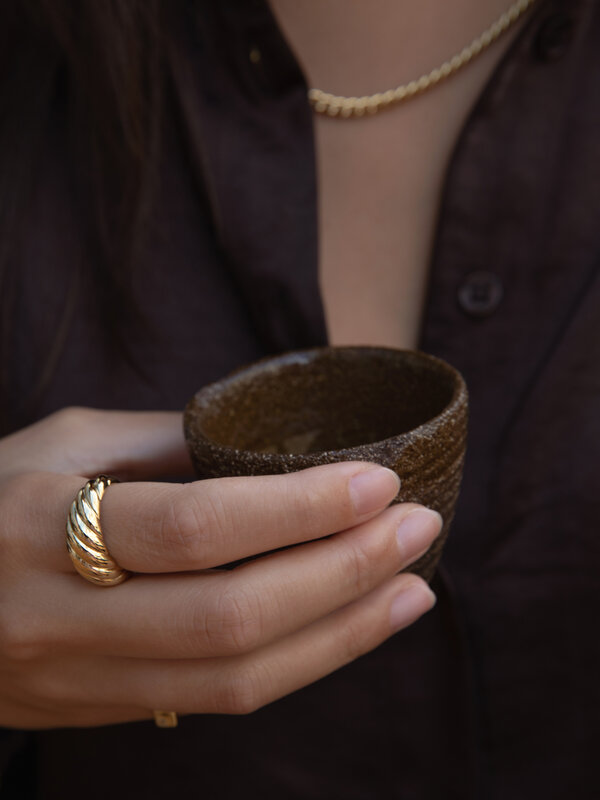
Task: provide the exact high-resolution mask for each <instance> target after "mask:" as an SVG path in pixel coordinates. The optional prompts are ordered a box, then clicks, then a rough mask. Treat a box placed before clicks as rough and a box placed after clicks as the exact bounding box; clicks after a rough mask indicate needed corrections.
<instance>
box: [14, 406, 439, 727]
mask: <svg viewBox="0 0 600 800" xmlns="http://www.w3.org/2000/svg"><path fill="white" fill-rule="evenodd" d="M181 428H182V424H181V416H180V415H179V414H171V413H136V412H104V411H95V410H90V409H68V410H65V411H62V412H59V413H57V414H54V415H52V416H51V417H48V418H47V419H45V420H43V421H41V422H39V423H37V424H36V425H33V426H31V427H29V428H26V429H24V430H22V431H19V432H17V433H16V434H13V435H12V436H9V437H7V438H6V439H4V440H3V441H2V442H0V520H2V525H1V528H0V552H2V558H1V559H0V725H3V726H7V727H13V728H47V727H61V726H90V725H103V724H109V723H115V722H124V721H127V720H138V719H146V718H149V717H151V709H153V708H161V709H169V710H176V711H177V712H179V713H181V714H189V713H225V714H246V713H249V712H251V711H254V710H256V709H257V708H260V707H261V706H263V705H265V704H266V703H269V702H271V701H273V700H275V699H276V698H278V697H281V696H283V695H285V694H288V693H289V692H292V691H294V690H296V689H298V688H300V687H302V686H304V685H306V684H308V683H311V682H312V681H315V680H317V679H318V678H320V677H322V676H324V675H326V674H327V673H329V672H331V671H333V670H335V669H338V668H339V667H341V666H342V665H344V664H346V663H348V662H349V661H351V660H353V659H355V658H356V657H358V656H360V655H361V654H363V653H366V652H367V651H369V650H371V649H372V648H374V647H376V646H377V645H379V644H380V643H381V642H383V641H384V640H385V639H387V638H388V637H389V636H391V635H392V634H393V633H394V632H395V631H397V630H399V629H401V628H403V627H405V626H406V625H409V624H410V623H412V622H414V621H415V620H416V619H417V618H418V617H419V616H420V615H421V614H423V613H425V612H426V611H427V610H428V609H429V608H431V606H432V605H433V602H434V597H433V595H432V593H431V591H430V590H429V588H428V587H427V585H426V584H425V583H424V581H422V580H421V579H420V578H418V577H417V576H414V575H411V574H408V573H407V574H403V575H397V573H398V571H399V570H400V569H402V568H404V567H405V566H407V565H408V564H410V563H411V562H412V561H414V560H415V559H416V558H418V557H419V555H420V554H422V553H423V552H424V550H425V549H427V547H428V546H429V544H430V543H431V541H432V540H433V539H434V538H435V536H437V535H438V533H439V530H440V524H441V520H440V518H439V515H437V514H435V513H434V512H431V511H427V510H425V509H422V508H420V507H418V506H414V505H410V504H406V505H402V506H394V507H393V508H386V507H387V505H388V503H389V502H390V501H391V500H392V499H393V497H394V496H395V494H396V492H397V490H398V479H397V478H396V476H395V475H394V474H393V473H391V472H389V471H388V470H385V469H383V468H378V467H375V466H374V465H372V464H361V463H348V464H333V465H328V466H324V467H317V468H315V469H311V470H306V471H304V472H302V473H298V474H295V475H281V476H279V475H278V476H270V477H256V478H230V479H221V480H213V481H196V482H192V483H187V484H174V483H160V482H151V481H149V480H148V479H149V478H151V477H152V476H155V475H158V474H160V475H162V476H166V475H167V474H168V473H172V474H176V475H182V473H183V472H185V471H189V468H190V465H189V462H188V459H187V454H186V450H185V446H184V442H183V437H182V433H181ZM100 472H108V473H110V474H113V475H116V476H118V477H121V478H123V479H128V480H132V481H135V482H134V483H122V484H117V485H113V486H111V487H110V488H109V489H108V490H107V492H106V494H105V496H104V499H103V500H102V507H101V521H102V527H103V532H104V538H105V541H106V544H107V546H108V548H109V550H110V552H111V553H112V555H113V556H114V557H115V558H116V559H117V561H118V562H119V563H120V564H121V566H122V567H124V568H126V569H128V570H131V571H133V572H134V573H135V575H134V577H132V578H131V579H130V580H128V581H127V582H125V583H123V584H121V585H119V586H116V587H110V588H103V587H97V586H94V585H92V584H91V583H88V582H86V581H85V580H84V579H82V578H81V577H80V576H79V575H77V574H76V573H75V572H74V570H73V567H72V565H71V562H70V559H69V556H68V554H67V551H66V547H65V520H66V517H67V513H68V509H69V506H70V504H71V502H72V500H73V498H74V496H75V494H76V493H77V491H78V489H79V488H80V487H81V486H82V485H83V483H84V482H85V480H86V478H87V477H89V476H95V475H96V474H98V473H100ZM357 477H358V481H356V480H353V479H356V478H357ZM365 478H366V479H365ZM361 483H362V491H361ZM402 523H405V524H404V525H402ZM406 523H408V524H406ZM324 537H328V538H324ZM290 544H299V546H298V547H296V548H294V549H291V550H286V551H284V552H279V553H274V554H271V555H268V556H263V557H262V558H259V559H257V560H255V561H253V562H250V563H247V564H245V565H242V566H240V567H238V568H236V569H235V570H232V571H222V570H216V569H215V568H216V567H217V566H219V565H220V564H223V563H227V562H229V561H232V560H236V559H239V558H243V557H245V556H248V555H251V554H255V553H262V552H265V551H268V550H272V549H274V548H279V547H283V546H285V545H290Z"/></svg>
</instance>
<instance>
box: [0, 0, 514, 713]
mask: <svg viewBox="0 0 600 800" xmlns="http://www.w3.org/2000/svg"><path fill="white" fill-rule="evenodd" d="M507 6H508V3H507V2H506V0H455V2H453V3H440V2H439V0H420V2H412V3H404V2H398V0H373V2H369V3H365V2H360V1H359V0H301V2H298V0H272V8H273V12H274V13H275V15H276V16H277V18H278V20H279V23H280V25H281V26H282V28H283V30H284V32H285V34H286V36H287V38H288V40H289V41H290V44H291V45H292V47H293V48H294V50H295V51H296V54H297V56H298V58H299V60H300V62H301V64H302V65H303V67H304V70H305V72H306V75H307V78H308V81H309V83H310V84H311V85H313V86H318V87H320V88H322V89H325V90H327V91H332V92H336V93H340V94H346V95H360V94H370V93H373V92H377V91H382V90H385V89H387V88H391V87H392V86H394V85H397V84H398V83H401V82H405V81H408V80H411V79H412V78H415V77H418V76H419V75H420V74H422V73H423V72H427V71H429V70H430V69H431V68H432V67H434V66H436V65H438V64H440V63H441V62H442V61H443V60H445V59H446V58H447V57H448V56H450V55H452V54H454V53H455V52H457V51H458V50H460V49H461V48H462V46H463V45H464V44H466V43H467V42H468V41H470V40H471V39H472V38H474V37H475V36H477V35H478V34H479V33H481V31H482V30H484V28H486V27H487V26H488V25H489V23H490V22H491V21H492V20H493V19H495V18H496V17H497V16H498V15H499V14H500V13H501V12H502V11H504V10H505V9H506V7H507ZM517 31H518V27H517V28H514V29H513V30H512V32H511V33H510V34H509V35H508V36H505V37H504V38H503V39H502V41H501V42H500V43H497V44H496V45H494V46H493V47H492V48H490V49H489V50H488V51H487V52H486V53H485V54H484V55H483V56H482V57H481V58H479V59H477V61H476V62H474V63H473V64H471V65H470V66H469V67H468V68H467V69H466V70H464V71H463V72H462V73H461V74H460V75H458V76H456V77H455V78H454V79H453V80H452V81H449V82H448V83H446V84H444V85H441V86H439V87H437V88H436V89H435V90H434V91H432V92H431V93H429V94H426V95H425V96H423V97H421V98H419V99H416V100H413V101H411V102H410V103H407V104H406V105H403V106H401V107H398V108H396V109H394V110H391V111H389V112H387V113H385V114H381V115H377V116H376V117H373V118H370V119H367V120H364V121H362V122H350V123H343V122H339V121H336V120H331V119H329V118H327V117H317V118H316V121H315V131H316V146H317V162H318V172H319V175H318V177H319V193H320V194H319V215H320V240H321V254H320V260H321V268H320V269H321V274H320V278H321V287H322V293H323V299H324V305H325V313H326V318H327V324H328V328H329V333H330V338H331V341H332V342H333V343H336V344H348V343H363V344H383V345H392V346H399V347H414V346H415V345H416V343H417V341H418V333H419V326H420V319H421V310H422V307H423V300H424V295H425V290H426V283H427V264H428V260H429V257H430V250H431V244H432V239H433V231H434V227H435V222H436V217H437V209H438V205H439V198H440V195H441V191H442V185H443V177H444V173H445V169H446V166H447V163H448V159H449V156H450V153H451V151H452V148H453V146H454V144H455V141H456V138H457V136H458V133H459V131H460V129H461V127H462V125H463V124H464V121H465V119H466V116H467V115H468V112H469V110H470V109H471V107H472V105H473V103H474V102H475V99H476V98H477V96H478V95H479V93H480V92H481V89H482V87H483V85H484V84H485V82H486V80H487V78H488V77H489V75H490V74H491V72H492V70H493V68H494V67H495V65H496V64H497V62H498V61H499V59H500V58H501V56H502V54H503V52H504V51H505V50H506V48H507V47H508V46H509V44H510V42H511V40H512V38H513V37H514V36H515V35H516V33H517ZM349 231H351V232H352V234H351V235H349ZM365 265H367V266H368V269H365ZM189 471H190V465H189V462H188V459H187V454H186V451H185V447H184V443H183V439H182V434H181V418H180V415H177V414H160V413H156V414H149V413H132V412H130V413H119V412H102V411H92V410H89V409H70V410H67V411H63V412H60V413H58V414H55V415H53V416H52V417H49V418H48V419H46V420H43V421H42V422H40V423H38V424H36V425H34V426H31V427H30V428H27V429H24V430H23V431H20V432H18V433H16V434H14V435H12V436H10V437H8V438H6V439H5V440H3V441H1V442H0V520H1V523H0V553H1V554H2V558H0V725H4V726H8V727H16V728H46V727H60V726H67V725H68V726H73V725H75V726H88V725H103V724H109V723H115V722H123V721H127V720H136V719H145V718H149V717H151V711H150V710H151V709H152V708H161V709H168V710H175V711H177V712H179V713H181V714H187V713H215V712H218V713H229V714H244V713H249V712H251V711H254V710H255V709H257V708H259V707H261V706H263V705H265V704H266V703H269V702H271V701H273V700H275V699H276V698H278V697H281V696H283V695H285V694H287V693H289V692H292V691H294V690H296V689H298V688H300V687H301V686H304V685H306V684H308V683H311V682H312V681H315V680H317V679H318V678H320V677H322V676H324V675H326V674H327V673H329V672H331V671H333V670H335V669H338V668H339V667H341V666H342V665H344V664H346V663H348V662H349V661H351V660H353V659H354V658H356V657H358V656H360V655H361V654H363V653H366V652H367V651H369V650H371V649H373V648H375V647H377V646H378V645H379V644H380V643H381V642H383V641H384V640H385V639H386V638H388V637H389V636H391V635H392V634H393V633H394V632H395V631H397V630H400V629H401V628H403V627H406V626H407V625H409V624H411V623H412V622H414V621H415V620H416V619H418V618H419V616H420V615H421V614H423V613H425V612H426V611H427V610H428V609H429V608H431V606H432V604H433V602H434V597H433V595H432V593H431V591H430V590H429V589H428V587H427V586H426V584H425V583H424V582H423V581H422V580H421V579H419V578H417V577H416V576H414V575H410V574H403V575H398V574H397V573H398V572H399V571H400V570H401V569H403V568H404V567H406V566H407V565H409V564H410V563H412V562H413V561H414V560H415V559H417V558H418V557H419V556H420V555H421V554H422V553H423V552H424V551H425V550H426V549H427V548H428V546H429V545H430V543H431V541H432V540H433V539H434V538H435V537H436V536H437V535H438V533H439V530H440V525H441V520H440V519H439V516H438V515H436V514H434V513H433V512H428V511H426V510H425V509H422V508H421V509H420V508H419V507H417V506H413V505H402V506H394V507H393V508H387V506H388V504H389V503H390V501H391V500H392V499H393V498H394V496H395V495H396V493H397V490H398V483H397V479H396V478H395V476H393V475H392V473H389V472H388V471H387V470H377V469H376V468H374V467H373V465H367V464H358V463H355V464H335V465H329V466H324V467H318V468H316V469H313V470H306V471H305V472H303V473H298V474H295V475H285V476H273V477H268V478H239V479H225V480H219V481H204V482H195V483H190V484H185V485H178V484H172V483H169V484H167V483H161V482H158V481H157V476H161V477H162V478H164V477H166V476H168V475H174V476H182V475H184V474H186V473H187V472H189ZM102 472H106V473H109V474H112V475H116V476H117V477H120V478H121V479H123V480H130V481H135V482H134V483H129V484H119V485H115V486H111V487H110V488H109V489H108V491H107V493H106V495H105V498H104V500H103V501H102V526H103V530H104V535H105V540H106V543H107V545H108V547H109V550H110V551H111V553H112V554H113V556H114V557H115V558H116V559H117V561H118V562H119V563H120V564H121V565H122V566H123V567H124V568H126V569H128V570H131V571H132V572H134V573H135V575H134V577H133V578H132V579H131V580H129V581H127V582H126V583H124V584H122V585H121V586H117V587H112V588H110V590H108V589H106V588H104V589H103V588H99V587H96V586H93V585H91V584H89V583H86V582H85V581H84V580H83V579H82V578H81V577H80V576H78V575H77V574H76V573H75V572H74V570H73V568H72V565H71V562H70V560H69V557H68V555H67V552H66V548H65V520H66V516H67V513H68V509H69V506H70V504H71V502H72V500H73V498H74V497H75V494H76V493H77V491H78V489H79V488H80V487H81V486H82V485H83V483H84V482H85V480H86V479H87V478H88V477H93V476H95V475H97V474H99V473H102ZM366 476H370V480H369V479H368V478H366ZM357 478H358V483H360V482H361V480H362V483H363V493H362V495H361V496H360V498H361V499H360V500H359V493H358V484H357V482H356V480H355V479H357ZM366 483H369V487H368V491H366V488H367V487H366ZM357 502H358V506H357V505H356V503H357ZM290 544H296V545H299V546H298V547H296V548H294V549H292V550H286V551H284V552H279V553H275V554H271V555H268V556H263V557H261V558H259V559H257V560H256V561H253V562H251V563H248V564H245V565H243V566H240V567H238V568H237V569H235V570H233V571H219V570H216V569H215V568H216V567H218V566H219V565H220V564H224V563H227V562H229V561H233V560H237V559H240V558H243V557H245V556H248V555H253V554H258V553H264V552H266V551H270V550H273V549H276V548H280V547H283V546H285V545H290Z"/></svg>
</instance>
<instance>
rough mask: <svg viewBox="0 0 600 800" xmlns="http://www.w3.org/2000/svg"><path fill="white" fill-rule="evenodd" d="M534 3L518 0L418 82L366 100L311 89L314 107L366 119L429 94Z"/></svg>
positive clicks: (328, 112) (333, 114)
mask: <svg viewBox="0 0 600 800" xmlns="http://www.w3.org/2000/svg"><path fill="white" fill-rule="evenodd" d="M534 2H535V0H517V2H516V3H513V5H512V6H511V7H510V8H509V9H508V10H507V11H505V12H504V14H502V15H501V16H500V17H498V19H497V20H496V21H495V22H493V23H492V24H491V25H490V27H489V28H487V29H486V30H485V31H484V32H483V33H482V34H481V36H478V37H477V38H476V39H473V41H472V42H471V44H469V45H467V46H466V47H463V49H462V50H461V51H460V53H457V54H456V55H455V56H453V57H452V58H450V59H448V61H444V63H443V64H441V65H440V66H439V67H436V68H435V69H432V70H431V72H429V73H428V74H427V75H421V77H420V78H418V79H417V80H414V81H410V83H406V84H404V85H402V86H397V87H396V88H395V89H389V90H388V91H387V92H378V93H377V94H371V95H365V96H364V97H343V96H341V95H335V94H330V93H329V92H323V91H321V89H310V90H309V92H308V99H309V101H310V104H311V106H312V107H313V109H314V110H315V111H316V113H317V114H328V115H329V116H330V117H339V118H342V119H348V118H349V117H362V116H364V115H365V114H377V112H378V111H382V110H383V109H385V108H389V107H390V106H393V105H396V104H397V103H402V102H404V101H405V100H409V99H410V98H411V97H415V96H416V95H418V94H422V93H423V92H426V91H427V90H428V89H431V88H433V87H434V86H435V85H436V84H438V83H441V82H442V81H444V80H446V78H449V77H450V76H451V75H454V73H456V72H458V70H459V69H461V68H462V67H464V66H465V65H466V64H468V63H469V61H472V60H473V59H474V58H476V57H477V56H478V55H479V54H480V53H482V52H483V51H484V50H486V49H487V48H488V47H489V46H490V45H491V44H492V42H495V41H496V39H498V38H499V37H500V36H501V35H502V34H503V33H504V32H505V31H507V30H508V29H509V28H510V27H511V26H512V25H514V23H515V22H516V21H517V20H518V19H519V17H521V16H522V15H523V14H524V13H525V12H526V11H527V9H528V8H529V7H530V6H532V5H533V4H534Z"/></svg>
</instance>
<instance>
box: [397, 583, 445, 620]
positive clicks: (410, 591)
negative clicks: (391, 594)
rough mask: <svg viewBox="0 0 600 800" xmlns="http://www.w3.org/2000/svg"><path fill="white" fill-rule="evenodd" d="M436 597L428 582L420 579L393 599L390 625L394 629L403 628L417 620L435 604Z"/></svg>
mask: <svg viewBox="0 0 600 800" xmlns="http://www.w3.org/2000/svg"><path fill="white" fill-rule="evenodd" d="M435 601H436V597H435V595H434V593H433V592H432V591H431V589H430V588H429V587H428V586H427V584H426V583H423V582H422V581H418V582H417V583H411V584H410V585H409V586H407V587H406V589H403V590H402V591H401V592H400V594H399V595H397V596H396V597H395V598H394V600H393V601H392V605H391V607H390V626H391V628H392V631H393V632H394V633H395V632H396V631H399V630H401V629H402V628H406V626H407V625H410V624H411V622H415V620H417V619H418V618H419V617H420V616H421V615H422V614H425V612H427V611H430V610H431V609H432V608H433V607H434V605H435Z"/></svg>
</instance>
